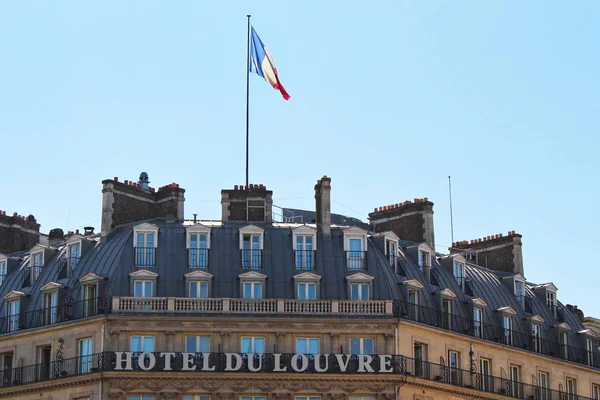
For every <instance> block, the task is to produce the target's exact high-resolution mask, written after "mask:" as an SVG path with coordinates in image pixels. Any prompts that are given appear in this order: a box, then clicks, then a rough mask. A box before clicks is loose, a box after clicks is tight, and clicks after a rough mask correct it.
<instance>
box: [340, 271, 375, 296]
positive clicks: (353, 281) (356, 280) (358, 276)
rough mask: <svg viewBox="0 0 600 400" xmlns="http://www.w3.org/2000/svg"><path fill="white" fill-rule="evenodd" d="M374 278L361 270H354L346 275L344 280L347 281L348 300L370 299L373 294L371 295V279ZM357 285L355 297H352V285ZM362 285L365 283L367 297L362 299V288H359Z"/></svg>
mask: <svg viewBox="0 0 600 400" xmlns="http://www.w3.org/2000/svg"><path fill="white" fill-rule="evenodd" d="M374 279H375V278H373V277H372V276H369V275H367V274H365V273H362V272H356V273H354V274H352V275H350V276H347V277H346V281H347V282H348V286H347V289H348V300H352V301H370V300H371V299H372V298H373V297H374V296H373V280H374ZM355 285H356V286H357V287H358V289H357V295H358V296H357V297H358V298H357V299H354V298H353V297H354V296H353V287H354V286H355ZM363 285H366V288H367V298H366V299H364V298H363V290H362V289H361V288H362V287H363Z"/></svg>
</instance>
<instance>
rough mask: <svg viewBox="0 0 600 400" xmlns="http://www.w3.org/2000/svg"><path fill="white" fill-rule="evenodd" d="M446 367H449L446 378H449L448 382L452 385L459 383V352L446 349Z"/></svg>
mask: <svg viewBox="0 0 600 400" xmlns="http://www.w3.org/2000/svg"><path fill="white" fill-rule="evenodd" d="M448 367H450V371H449V372H450V374H449V375H448V379H450V383H451V384H452V385H460V384H461V377H462V376H461V374H460V371H459V369H460V353H459V352H458V351H453V350H449V351H448Z"/></svg>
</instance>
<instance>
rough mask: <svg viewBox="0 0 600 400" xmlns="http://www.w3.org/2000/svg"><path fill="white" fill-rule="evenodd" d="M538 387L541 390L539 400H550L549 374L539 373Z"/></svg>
mask: <svg viewBox="0 0 600 400" xmlns="http://www.w3.org/2000/svg"><path fill="white" fill-rule="evenodd" d="M538 387H539V388H540V397H539V400H550V399H551V397H550V396H551V392H550V380H549V379H548V373H547V372H541V371H540V372H538Z"/></svg>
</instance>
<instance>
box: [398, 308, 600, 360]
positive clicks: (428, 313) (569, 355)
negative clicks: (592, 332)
mask: <svg viewBox="0 0 600 400" xmlns="http://www.w3.org/2000/svg"><path fill="white" fill-rule="evenodd" d="M394 310H395V311H394V312H395V314H396V315H397V316H398V317H400V318H405V319H408V320H411V321H417V322H421V323H423V324H426V325H431V326H436V327H439V328H442V329H446V330H449V331H453V332H457V333H462V334H465V335H469V336H475V337H478V338H481V339H484V340H489V341H493V342H496V343H502V344H505V345H508V346H511V347H516V348H520V349H523V350H528V351H532V352H536V353H539V354H543V355H547V356H550V357H555V358H560V359H563V360H567V361H572V362H576V363H579V364H584V365H589V366H592V367H595V368H600V353H597V352H593V353H591V354H590V352H588V351H587V350H585V349H584V348H583V347H574V346H563V345H561V344H560V343H559V342H556V341H552V340H548V339H543V338H540V337H534V336H533V335H532V334H531V333H530V332H529V330H527V331H526V332H523V331H520V330H514V329H513V330H508V329H505V328H504V327H503V326H501V325H497V324H491V323H488V322H486V321H485V320H484V321H482V322H475V321H473V320H471V319H469V318H464V317H461V316H458V315H454V314H446V313H443V312H442V311H440V310H437V309H433V308H428V307H423V306H420V305H417V304H413V303H408V302H405V301H402V300H396V303H395V305H394ZM565 349H566V350H565ZM565 353H566V354H565Z"/></svg>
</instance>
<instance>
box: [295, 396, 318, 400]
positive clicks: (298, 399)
mask: <svg viewBox="0 0 600 400" xmlns="http://www.w3.org/2000/svg"><path fill="white" fill-rule="evenodd" d="M294 399H295V400H321V396H295V397H294Z"/></svg>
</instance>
